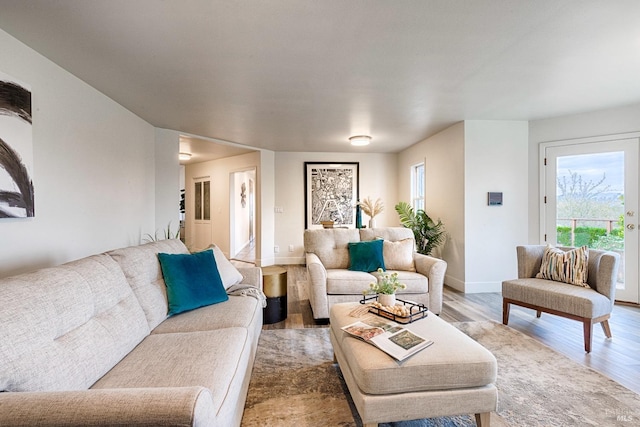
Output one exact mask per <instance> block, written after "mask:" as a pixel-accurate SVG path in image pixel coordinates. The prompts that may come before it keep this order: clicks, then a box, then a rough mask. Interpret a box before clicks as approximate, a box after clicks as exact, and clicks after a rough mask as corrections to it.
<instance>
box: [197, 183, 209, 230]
mask: <svg viewBox="0 0 640 427" xmlns="http://www.w3.org/2000/svg"><path fill="white" fill-rule="evenodd" d="M210 197H211V181H199V182H196V183H195V197H194V200H195V209H194V210H195V219H196V220H204V221H209V220H211V199H210Z"/></svg>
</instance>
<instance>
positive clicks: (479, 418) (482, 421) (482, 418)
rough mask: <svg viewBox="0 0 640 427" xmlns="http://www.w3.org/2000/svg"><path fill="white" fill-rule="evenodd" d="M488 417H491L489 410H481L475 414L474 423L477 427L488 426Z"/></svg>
mask: <svg viewBox="0 0 640 427" xmlns="http://www.w3.org/2000/svg"><path fill="white" fill-rule="evenodd" d="M490 418H491V413H490V412H483V413H481V414H476V425H477V426H478V427H489V424H490V423H491V421H490Z"/></svg>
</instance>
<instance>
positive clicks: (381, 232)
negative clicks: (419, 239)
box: [360, 227, 414, 242]
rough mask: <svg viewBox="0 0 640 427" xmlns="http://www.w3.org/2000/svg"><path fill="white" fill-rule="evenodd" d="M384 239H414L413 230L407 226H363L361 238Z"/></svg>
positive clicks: (393, 240) (365, 239)
mask: <svg viewBox="0 0 640 427" xmlns="http://www.w3.org/2000/svg"><path fill="white" fill-rule="evenodd" d="M375 239H384V240H389V241H391V242H397V241H399V240H404V239H411V240H414V237H413V231H411V229H409V228H405V227H381V228H361V229H360V240H362V241H367V240H375Z"/></svg>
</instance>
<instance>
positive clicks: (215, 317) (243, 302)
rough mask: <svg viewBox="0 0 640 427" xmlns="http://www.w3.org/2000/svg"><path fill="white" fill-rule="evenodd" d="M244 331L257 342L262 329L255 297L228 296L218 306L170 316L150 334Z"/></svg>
mask: <svg viewBox="0 0 640 427" xmlns="http://www.w3.org/2000/svg"><path fill="white" fill-rule="evenodd" d="M234 327H241V328H247V329H249V331H254V332H252V334H253V335H255V339H256V340H257V339H258V337H259V334H260V330H261V328H262V307H261V306H260V305H259V301H258V300H257V299H256V298H253V297H250V296H246V297H245V296H235V295H230V296H229V300H228V301H225V302H224V303H222V304H214V305H209V306H207V307H201V308H199V309H197V310H192V311H187V312H184V313H180V314H177V315H175V316H171V317H170V318H168V319H167V320H165V321H164V322H162V323H160V324H159V325H158V327H157V328H155V329H154V330H153V331H151V333H152V334H169V333H176V332H198V331H213V330H216V329H224V328H234Z"/></svg>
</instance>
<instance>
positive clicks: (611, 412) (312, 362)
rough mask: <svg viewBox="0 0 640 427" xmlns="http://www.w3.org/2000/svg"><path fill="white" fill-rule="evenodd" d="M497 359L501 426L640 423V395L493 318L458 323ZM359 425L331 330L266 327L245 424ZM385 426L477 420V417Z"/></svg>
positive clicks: (450, 425) (459, 425)
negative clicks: (267, 328)
mask: <svg viewBox="0 0 640 427" xmlns="http://www.w3.org/2000/svg"><path fill="white" fill-rule="evenodd" d="M454 325H455V326H456V327H457V328H458V329H460V330H461V331H462V332H464V333H466V334H467V335H469V336H470V337H472V338H473V339H475V340H476V341H478V342H479V343H480V344H482V345H483V346H485V347H486V348H487V349H489V350H490V351H491V352H492V353H493V354H494V355H495V356H496V359H497V360H498V380H497V383H496V385H497V387H498V393H499V394H498V411H497V413H495V414H492V418H491V424H492V426H493V425H498V426H507V425H508V426H513V427H516V426H536V427H537V426H545V427H547V426H549V427H554V426H622V427H629V426H631V425H637V424H636V423H638V422H639V421H640V396H639V395H638V394H636V393H634V392H633V391H630V390H628V389H626V388H624V387H623V386H621V385H619V384H618V383H616V382H614V381H613V380H610V379H608V378H606V377H604V376H603V375H601V374H599V373H598V372H596V371H594V370H592V369H590V368H587V367H584V366H582V365H579V364H577V363H575V362H573V361H572V360H570V359H568V358H567V357H565V356H563V355H561V354H559V353H557V352H555V351H553V350H552V349H550V348H549V347H547V346H545V345H543V344H541V343H539V342H537V341H535V340H534V339H532V338H529V337H527V336H525V335H524V334H522V333H520V332H518V331H515V330H513V329H511V328H509V327H507V326H504V325H501V324H499V323H495V322H490V321H486V322H463V323H455V324H454ZM292 425H295V426H309V427H311V426H313V427H321V426H361V425H362V423H361V421H360V418H359V417H358V414H357V411H356V410H355V408H354V407H353V402H352V401H351V398H350V396H349V392H348V390H347V388H346V385H345V383H344V379H343V378H342V375H341V373H340V369H339V367H338V366H337V365H336V364H334V363H333V351H332V349H331V343H330V341H329V330H328V328H310V329H275V330H265V331H262V334H261V337H260V343H259V345H258V353H257V356H256V363H255V366H254V370H253V375H252V377H251V384H250V386H249V393H248V395H247V402H246V405H245V410H244V416H243V420H242V426H245V427H256V426H292ZM381 426H384V427H389V426H393V427H466V426H475V419H474V418H473V417H472V416H459V417H444V418H435V419H424V420H413V421H405V422H397V423H391V424H381Z"/></svg>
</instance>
